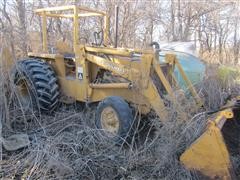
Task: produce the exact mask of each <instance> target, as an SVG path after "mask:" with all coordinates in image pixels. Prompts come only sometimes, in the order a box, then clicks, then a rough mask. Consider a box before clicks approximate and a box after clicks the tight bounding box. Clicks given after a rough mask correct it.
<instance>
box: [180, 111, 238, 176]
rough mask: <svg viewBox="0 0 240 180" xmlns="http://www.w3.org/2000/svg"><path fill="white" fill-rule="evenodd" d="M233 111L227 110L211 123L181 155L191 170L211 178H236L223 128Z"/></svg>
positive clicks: (181, 159)
mask: <svg viewBox="0 0 240 180" xmlns="http://www.w3.org/2000/svg"><path fill="white" fill-rule="evenodd" d="M231 118H233V113H232V111H231V110H225V111H221V112H220V113H218V115H217V117H216V118H215V119H214V120H213V121H212V120H209V122H208V123H209V124H208V126H207V128H206V130H205V132H204V133H203V134H202V135H201V136H200V137H199V138H198V139H197V140H196V141H194V142H193V143H192V144H191V146H190V147H189V148H188V149H187V150H186V151H185V152H184V153H183V154H182V155H181V157H180V161H181V162H182V163H183V165H184V166H185V167H186V168H188V169H189V170H193V171H196V172H198V173H200V174H201V175H202V176H203V177H207V178H209V179H234V174H233V173H232V172H231V171H232V169H233V168H232V164H231V160H230V155H229V152H228V149H227V146H226V144H225V141H224V137H223V135H222V132H221V129H222V127H223V125H224V124H225V122H226V120H227V119H229V120H231Z"/></svg>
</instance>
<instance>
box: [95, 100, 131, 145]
mask: <svg viewBox="0 0 240 180" xmlns="http://www.w3.org/2000/svg"><path fill="white" fill-rule="evenodd" d="M95 117H96V118H95V124H96V127H97V128H98V129H103V130H104V131H103V133H104V135H106V136H107V137H109V138H111V139H112V140H113V141H115V142H116V143H117V144H123V143H124V142H128V141H129V140H131V138H132V134H133V133H132V132H133V120H134V118H133V112H132V109H131V108H130V107H129V105H128V103H127V102H126V101H125V100H124V99H123V98H121V97H118V96H111V97H107V98H106V99H104V100H103V101H101V102H100V103H99V104H98V107H97V111H96V116H95Z"/></svg>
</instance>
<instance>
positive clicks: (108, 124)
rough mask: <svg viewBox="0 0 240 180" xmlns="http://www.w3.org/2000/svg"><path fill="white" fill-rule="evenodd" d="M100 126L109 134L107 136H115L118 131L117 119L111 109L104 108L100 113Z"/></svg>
mask: <svg viewBox="0 0 240 180" xmlns="http://www.w3.org/2000/svg"><path fill="white" fill-rule="evenodd" d="M101 125H102V128H103V129H104V130H106V131H107V132H109V136H113V135H116V134H117V132H118V129H119V118H118V115H117V113H116V111H115V110H114V109H113V108H112V107H110V106H109V107H106V108H105V109H103V111H102V113H101Z"/></svg>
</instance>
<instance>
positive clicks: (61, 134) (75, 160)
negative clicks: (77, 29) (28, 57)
mask: <svg viewBox="0 0 240 180" xmlns="http://www.w3.org/2000/svg"><path fill="white" fill-rule="evenodd" d="M0 77H1V78H3V79H1V81H0V83H1V84H0V86H1V96H0V98H1V99H0V100H1V101H0V103H1V104H0V108H1V121H2V122H3V132H2V133H3V136H9V135H10V134H13V133H18V132H22V131H24V132H27V133H28V134H29V137H30V140H31V145H30V146H29V147H27V148H24V149H21V150H18V151H15V152H7V151H5V150H3V152H2V153H1V156H2V161H1V172H0V173H1V176H2V178H4V179H5V178H19V179H20V178H24V179H198V176H197V175H196V174H194V173H191V172H189V171H188V170H186V169H185V168H184V167H183V166H181V164H180V162H179V155H180V154H181V153H182V152H183V151H184V150H185V148H186V147H187V146H188V145H190V143H191V142H193V141H194V139H196V138H197V137H198V136H199V135H200V134H201V132H202V130H203V129H204V127H205V124H206V120H207V117H206V114H205V113H204V112H198V113H197V114H195V115H193V114H192V113H189V114H187V116H182V113H181V112H183V111H186V109H187V110H188V109H190V107H191V106H192V104H191V103H190V102H191V101H192V100H190V101H186V100H185V103H183V104H184V105H183V104H182V105H181V106H175V107H169V109H171V110H170V116H169V119H168V121H166V122H160V120H159V119H158V117H156V115H155V114H154V113H151V114H149V115H148V117H138V118H141V119H142V121H141V123H136V124H138V131H136V133H135V139H134V140H135V141H133V142H132V143H130V144H126V145H122V146H116V145H114V143H113V142H111V141H110V140H109V139H107V138H105V137H103V136H102V135H101V132H100V130H97V129H95V128H94V123H93V120H94V111H95V108H96V107H95V105H92V106H91V107H90V109H89V108H84V109H82V108H81V106H80V105H79V104H74V105H70V106H66V105H61V107H60V108H59V110H58V111H57V112H56V113H55V114H54V115H52V116H51V115H41V116H36V115H35V114H34V113H29V112H28V113H26V112H24V111H23V110H22V108H21V106H20V105H19V103H17V97H16V96H15V94H14V91H13V89H12V88H10V87H9V84H8V83H7V82H8V80H7V79H8V78H7V77H8V76H7V75H6V74H4V75H3V74H2V75H1V76H0ZM235 87H236V86H235V84H230V83H229V85H228V86H227V87H223V85H222V84H221V81H217V80H216V79H213V78H211V79H208V80H206V81H204V83H203V84H202V85H201V86H200V88H199V93H200V94H202V96H204V97H205V104H206V105H207V109H208V110H209V109H216V108H217V107H219V106H221V105H222V104H223V103H224V101H225V100H224V98H223V97H227V96H228V94H230V93H231V91H235ZM219 97H221V98H219ZM188 112H189V111H188ZM183 118H184V119H183ZM137 120H138V119H136V121H137ZM13 122H14V123H13ZM137 122H139V121H137ZM235 162H236V163H239V161H237V160H235Z"/></svg>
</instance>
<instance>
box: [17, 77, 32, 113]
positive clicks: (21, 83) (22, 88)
mask: <svg viewBox="0 0 240 180" xmlns="http://www.w3.org/2000/svg"><path fill="white" fill-rule="evenodd" d="M16 84H17V92H18V98H19V101H20V103H21V105H22V106H23V108H25V109H29V108H30V105H31V94H30V92H29V88H28V84H27V82H26V80H25V79H19V80H18V82H17V83H16Z"/></svg>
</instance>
